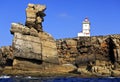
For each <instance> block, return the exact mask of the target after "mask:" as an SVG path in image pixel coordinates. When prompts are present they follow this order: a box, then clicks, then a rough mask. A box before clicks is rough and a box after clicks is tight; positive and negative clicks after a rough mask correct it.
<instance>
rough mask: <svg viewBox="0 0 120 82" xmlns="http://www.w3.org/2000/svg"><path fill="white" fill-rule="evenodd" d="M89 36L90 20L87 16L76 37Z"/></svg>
mask: <svg viewBox="0 0 120 82" xmlns="http://www.w3.org/2000/svg"><path fill="white" fill-rule="evenodd" d="M89 36H90V22H89V20H88V18H85V19H84V21H83V23H82V32H80V33H78V37H89Z"/></svg>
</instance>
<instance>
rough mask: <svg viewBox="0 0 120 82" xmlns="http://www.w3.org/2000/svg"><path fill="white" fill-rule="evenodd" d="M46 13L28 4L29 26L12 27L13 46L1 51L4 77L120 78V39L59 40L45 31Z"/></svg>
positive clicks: (17, 25) (105, 37) (0, 63)
mask: <svg viewBox="0 0 120 82" xmlns="http://www.w3.org/2000/svg"><path fill="white" fill-rule="evenodd" d="M45 9H46V7H45V6H44V5H34V4H28V7H27V8H26V22H25V25H23V24H20V23H12V26H11V30H10V32H11V34H13V35H14V37H13V43H12V45H11V46H7V47H1V48H0V66H1V67H3V70H2V71H3V72H2V73H3V74H10V75H32V76H42V75H43V76H44V74H45V75H47V76H51V75H54V74H57V75H59V74H61V73H62V74H63V75H64V74H67V73H68V74H67V75H69V74H71V73H74V74H76V73H77V75H83V76H84V75H87V76H93V75H95V76H119V75H120V35H108V36H92V37H77V38H68V39H59V40H55V39H54V38H53V37H52V36H51V35H50V34H48V33H47V32H44V30H43V27H42V22H43V20H44V19H43V17H44V16H45V13H44V10H45ZM9 66H10V67H9ZM0 71H1V70H0Z"/></svg>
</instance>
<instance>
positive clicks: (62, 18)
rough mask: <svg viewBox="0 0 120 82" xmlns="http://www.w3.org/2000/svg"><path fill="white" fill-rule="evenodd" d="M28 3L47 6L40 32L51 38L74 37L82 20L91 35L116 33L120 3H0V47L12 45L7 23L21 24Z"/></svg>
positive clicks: (86, 0)
mask: <svg viewBox="0 0 120 82" xmlns="http://www.w3.org/2000/svg"><path fill="white" fill-rule="evenodd" d="M28 3H34V4H45V5H46V6H47V9H46V11H45V13H46V16H45V17H44V19H45V21H44V22H43V29H44V31H46V32H48V33H50V34H52V36H53V37H54V38H55V39H59V38H72V37H77V33H78V32H80V31H81V29H82V21H83V20H84V18H85V17H88V18H89V20H90V22H91V35H92V36H95V35H108V34H120V0H1V3H0V46H7V45H11V44H12V39H13V35H11V34H10V28H11V23H13V22H16V23H17V22H20V23H22V24H25V20H26V15H25V9H26V7H27V4H28Z"/></svg>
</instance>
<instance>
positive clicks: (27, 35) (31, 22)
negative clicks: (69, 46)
mask: <svg viewBox="0 0 120 82" xmlns="http://www.w3.org/2000/svg"><path fill="white" fill-rule="evenodd" d="M45 8H46V7H45V6H44V5H34V4H28V8H27V9H26V15H27V18H26V25H25V26H24V25H22V24H18V23H12V27H11V33H12V34H13V35H14V38H13V44H12V47H13V49H14V52H13V55H14V60H15V62H13V65H14V66H15V65H20V64H19V63H18V64H17V62H16V61H17V59H18V60H19V61H20V60H21V61H22V60H23V59H24V60H25V59H26V61H28V60H29V59H30V60H32V59H33V60H36V61H37V60H39V62H40V63H41V62H47V63H59V62H58V53H57V47H56V42H55V40H54V38H53V37H52V36H51V35H50V34H48V33H46V32H44V31H43V29H42V21H43V16H45V15H44V13H43V11H44V10H45ZM22 58H23V59H22ZM23 64H24V63H23Z"/></svg>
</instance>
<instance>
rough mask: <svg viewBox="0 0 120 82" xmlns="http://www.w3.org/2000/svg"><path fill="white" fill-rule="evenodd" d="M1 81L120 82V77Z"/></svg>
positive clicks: (2, 80)
mask: <svg viewBox="0 0 120 82" xmlns="http://www.w3.org/2000/svg"><path fill="white" fill-rule="evenodd" d="M0 82H120V78H78V77H68V78H65V77H59V78H52V77H39V78H38V77H37V78H35V77H34V78H32V77H31V78H26V77H21V78H16V77H11V78H0Z"/></svg>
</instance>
